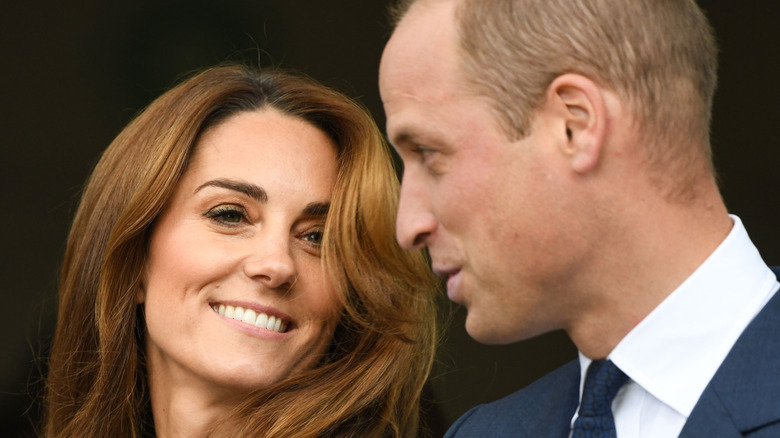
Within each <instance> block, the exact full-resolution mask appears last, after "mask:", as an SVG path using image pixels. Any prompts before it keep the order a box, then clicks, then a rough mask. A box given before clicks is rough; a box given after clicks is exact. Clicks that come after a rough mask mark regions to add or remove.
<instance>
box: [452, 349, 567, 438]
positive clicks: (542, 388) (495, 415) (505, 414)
mask: <svg viewBox="0 0 780 438" xmlns="http://www.w3.org/2000/svg"><path fill="white" fill-rule="evenodd" d="M579 370H580V367H579V361H577V360H573V361H571V362H569V363H567V364H566V365H564V366H562V367H560V368H558V369H557V370H555V371H553V372H551V373H549V374H547V375H546V376H544V377H542V378H541V379H539V380H537V381H535V382H533V383H532V384H530V385H528V386H527V387H525V388H523V389H521V390H519V391H517V392H515V393H513V394H510V395H508V396H507V397H504V398H502V399H499V400H496V401H494V402H491V403H487V404H483V405H479V406H476V407H474V408H472V409H471V410H470V411H468V412H466V413H465V414H464V415H463V416H462V417H460V418H459V419H458V420H457V421H456V422H455V423H454V424H453V425H452V427H451V428H450V430H449V431H448V432H447V435H446V437H470V436H491V437H496V438H500V437H509V436H512V437H518V436H529V437H530V436H533V437H544V436H563V435H561V434H560V433H559V430H566V431H567V433H568V429H569V421H570V420H571V417H572V415H574V411H575V410H576V408H577V400H578V398H579V378H580V376H579V374H580V373H579ZM540 428H542V429H540ZM548 428H549V430H548Z"/></svg>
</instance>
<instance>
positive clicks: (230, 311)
mask: <svg viewBox="0 0 780 438" xmlns="http://www.w3.org/2000/svg"><path fill="white" fill-rule="evenodd" d="M211 308H212V309H214V311H215V312H217V313H219V314H220V315H222V316H224V317H226V318H232V319H235V320H236V321H243V322H245V323H247V324H252V325H253V326H255V327H260V328H264V329H267V330H273V331H275V332H278V333H284V332H285V331H286V330H287V323H286V322H284V321H282V319H281V318H277V317H275V316H268V315H266V314H265V313H257V312H255V311H254V310H252V309H244V308H243V307H239V306H226V305H224V304H220V305H219V306H217V305H216V304H215V305H213V306H211Z"/></svg>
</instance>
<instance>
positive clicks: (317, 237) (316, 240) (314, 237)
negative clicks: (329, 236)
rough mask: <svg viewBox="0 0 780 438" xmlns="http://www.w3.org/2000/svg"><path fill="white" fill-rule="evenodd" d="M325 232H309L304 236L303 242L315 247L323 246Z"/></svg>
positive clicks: (318, 230)
mask: <svg viewBox="0 0 780 438" xmlns="http://www.w3.org/2000/svg"><path fill="white" fill-rule="evenodd" d="M322 235H323V231H322V230H320V229H317V230H311V231H307V232H306V233H304V234H303V240H305V241H307V242H309V243H312V244H314V245H322Z"/></svg>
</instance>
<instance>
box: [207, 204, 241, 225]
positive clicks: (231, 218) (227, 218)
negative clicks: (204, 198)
mask: <svg viewBox="0 0 780 438" xmlns="http://www.w3.org/2000/svg"><path fill="white" fill-rule="evenodd" d="M206 217H208V218H209V219H213V220H215V221H217V222H221V223H223V224H226V225H238V224H240V223H241V221H243V220H244V218H246V212H245V211H244V209H242V208H240V207H238V206H235V205H221V206H219V207H216V208H212V209H211V210H209V211H207V212H206Z"/></svg>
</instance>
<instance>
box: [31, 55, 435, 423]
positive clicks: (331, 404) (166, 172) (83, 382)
mask: <svg viewBox="0 0 780 438" xmlns="http://www.w3.org/2000/svg"><path fill="white" fill-rule="evenodd" d="M397 186H398V181H397V178H396V177H395V174H394V171H393V168H392V164H391V161H390V157H389V154H388V149H387V147H386V145H385V144H384V143H383V140H382V137H381V134H380V133H379V131H378V129H377V128H376V126H375V125H374V123H373V121H372V120H371V118H370V117H369V116H368V114H367V113H366V112H365V111H364V110H363V109H362V108H360V107H359V106H358V105H357V104H355V103H354V102H352V101H351V100H349V99H348V98H346V97H345V96H343V95H341V94H339V93H336V92H334V91H332V90H330V89H327V88H325V87H323V86H321V85H318V84H316V83H314V82H312V81H311V80H309V79H305V78H301V77H297V76H294V75H291V74H287V73H280V72H261V71H257V70H254V69H251V68H247V67H241V66H227V67H217V68H213V69H210V70H207V71H205V72H203V73H201V74H198V75H196V76H194V77H193V78H191V79H189V80H187V81H185V82H183V83H182V84H181V85H179V86H177V87H175V88H174V89H172V90H171V91H169V92H168V93H166V94H164V95H163V96H162V97H160V98H159V99H157V100H156V101H155V102H153V103H152V104H151V105H150V106H149V108H147V109H146V110H145V111H143V112H142V113H141V114H140V115H139V116H138V117H137V118H136V119H135V120H134V121H133V122H132V123H130V125H128V127H127V128H125V129H124V130H123V131H122V132H121V133H120V134H119V136H118V137H117V138H116V139H115V140H114V142H113V143H112V144H111V145H110V146H109V148H108V149H107V150H106V152H105V153H104V155H103V157H102V158H101V160H100V162H99V163H98V165H97V167H96V168H95V171H94V172H93V174H92V177H91V178H90V180H89V181H88V183H87V186H86V188H85V190H84V194H83V197H82V200H81V204H80V206H79V209H78V211H77V213H76V217H75V220H74V223H73V227H72V229H71V234H70V236H69V240H68V246H67V250H66V255H65V261H64V263H63V270H62V278H61V283H60V303H59V317H58V323H57V330H56V333H55V339H54V343H53V347H52V353H51V358H50V371H49V377H48V382H47V383H48V385H47V397H46V421H45V426H44V428H45V435H46V436H49V437H55V436H73V437H75V436H78V437H85V436H95V437H105V436H112V437H113V436H154V435H156V436H158V437H167V436H206V435H219V436H264V437H277V436H278V437H290V436H307V437H317V436H360V437H385V436H389V437H401V436H403V437H407V436H414V435H416V430H417V424H418V409H419V394H420V391H421V389H422V385H423V383H424V381H425V378H426V377H427V374H428V372H429V370H430V366H431V363H432V359H433V350H434V343H435V338H436V327H435V316H434V301H435V298H434V294H435V293H436V289H437V286H436V280H435V279H434V278H433V277H432V275H431V273H430V272H429V270H428V267H427V263H426V261H425V258H424V256H423V254H422V253H420V252H405V251H403V250H402V249H400V247H398V245H397V244H396V242H395V240H394V228H393V222H394V214H395V210H396V199H397V190H398V189H397Z"/></svg>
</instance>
